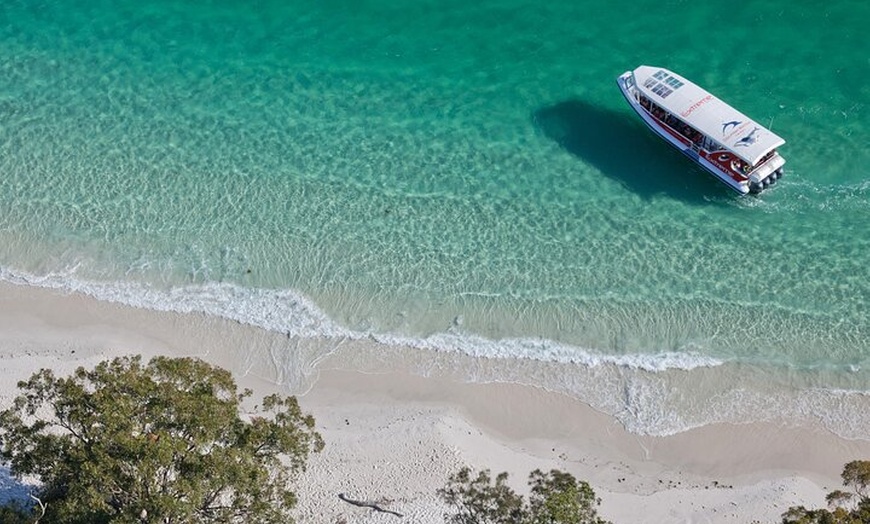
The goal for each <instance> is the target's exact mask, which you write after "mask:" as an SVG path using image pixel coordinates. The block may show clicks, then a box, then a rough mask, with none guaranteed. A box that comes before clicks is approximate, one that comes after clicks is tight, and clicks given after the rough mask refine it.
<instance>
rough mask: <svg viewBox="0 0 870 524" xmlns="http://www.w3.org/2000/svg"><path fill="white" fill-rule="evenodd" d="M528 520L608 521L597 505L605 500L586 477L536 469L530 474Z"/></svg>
mask: <svg viewBox="0 0 870 524" xmlns="http://www.w3.org/2000/svg"><path fill="white" fill-rule="evenodd" d="M529 485H531V487H532V493H531V495H530V497H529V505H528V513H529V518H528V522H530V523H531V524H606V523H605V521H604V520H603V519H601V518H599V517H598V513H597V510H596V509H595V507H596V506H597V505H598V504H600V503H601V501H600V500H599V499H598V498H596V497H595V492H594V491H593V490H592V488H591V487H590V486H589V484H588V483H586V482H584V481H578V480H577V479H576V478H574V476H573V475H571V474H570V473H565V472H562V471H558V470H555V469H554V470H551V471H550V472H549V473H546V474H545V473H544V472H542V471H541V470H539V469H536V470H535V471H533V472H532V473H531V474H530V475H529Z"/></svg>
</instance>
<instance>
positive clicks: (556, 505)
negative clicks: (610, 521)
mask: <svg viewBox="0 0 870 524" xmlns="http://www.w3.org/2000/svg"><path fill="white" fill-rule="evenodd" d="M507 479H508V474H507V473H499V474H498V475H497V476H496V477H495V479H493V478H492V477H491V475H490V472H489V470H483V471H480V472H478V473H477V474H475V473H473V472H472V470H471V469H470V468H468V467H464V468H462V469H461V470H459V471H458V472H457V473H455V474H453V475H451V476H450V478H449V479H448V481H447V484H446V485H445V486H444V487H443V488H440V489H438V496H439V497H440V498H441V500H443V501H444V502H445V503H446V504H447V505H448V506H450V508H451V510H450V511H449V512H447V513H445V515H444V517H445V519H446V520H447V522H449V523H450V524H607V522H606V521H605V520H603V519H601V518H600V517H599V516H598V511H597V506H598V505H599V504H600V500H599V499H598V498H597V497H596V496H595V492H594V491H593V490H592V488H591V487H590V486H589V484H588V483H586V482H584V481H578V480H577V479H576V478H575V477H574V476H573V475H571V474H570V473H565V472H563V471H559V470H551V471H549V472H548V473H544V472H543V471H541V470H535V471H532V472H531V473H530V474H529V486H530V488H531V489H530V493H529V495H528V499H525V498H524V497H523V496H522V495H519V494H517V493H516V492H515V491H514V490H513V489H512V488H511V487H510V486H509V485H508V484H507Z"/></svg>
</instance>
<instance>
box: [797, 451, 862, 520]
mask: <svg viewBox="0 0 870 524" xmlns="http://www.w3.org/2000/svg"><path fill="white" fill-rule="evenodd" d="M840 476H841V477H842V479H843V485H844V486H845V487H847V488H849V489H850V490H851V491H842V490H834V491H832V492H830V493H828V495H827V497H825V498H826V500H827V502H828V506H829V507H830V508H831V509H815V510H809V509H806V508H804V507H803V506H794V507H791V508H789V509H788V511H787V512H785V513H783V515H782V523H783V524H870V461H867V460H854V461H852V462H849V463H848V464H846V465H845V466H844V467H843V473H841V475H840Z"/></svg>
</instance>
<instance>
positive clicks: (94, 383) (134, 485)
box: [0, 356, 323, 524]
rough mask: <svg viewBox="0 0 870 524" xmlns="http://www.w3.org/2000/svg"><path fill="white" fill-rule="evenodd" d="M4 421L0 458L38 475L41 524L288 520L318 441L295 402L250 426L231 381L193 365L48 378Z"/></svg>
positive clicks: (133, 364)
mask: <svg viewBox="0 0 870 524" xmlns="http://www.w3.org/2000/svg"><path fill="white" fill-rule="evenodd" d="M18 387H19V389H21V390H23V391H24V393H23V394H22V395H20V396H19V397H17V398H16V399H15V400H14V402H13V405H12V407H11V408H9V409H7V410H5V411H3V412H0V456H2V458H3V459H5V460H6V461H8V463H9V464H10V468H11V471H12V473H13V474H14V475H16V476H19V477H20V476H22V475H34V476H36V477H37V478H38V479H39V480H40V482H41V488H40V492H39V493H38V496H39V498H40V499H41V500H42V502H44V503H45V516H44V518H43V519H42V520H41V521H40V522H42V523H51V522H64V523H71V524H77V523H82V524H84V523H89V524H102V523H106V524H108V523H124V524H127V523H130V524H132V523H139V522H141V523H146V522H147V523H164V524H169V523H173V524H175V523H191V524H193V523H197V524H199V523H235V522H245V523H248V522H251V523H260V522H262V523H267V522H268V523H271V522H278V521H281V522H288V521H291V519H290V517H289V514H288V512H289V510H290V508H292V507H293V505H294V504H295V502H296V499H295V495H294V494H293V492H292V491H290V489H289V483H290V481H291V479H292V477H293V475H294V474H295V473H297V472H299V471H301V470H304V468H305V463H306V460H307V458H308V455H309V454H310V453H311V452H317V451H320V450H321V449H322V447H323V441H322V439H321V437H320V435H319V434H318V433H317V432H316V431H314V419H313V417H311V416H310V415H305V414H303V413H302V411H301V409H300V408H299V404H298V403H297V401H296V399H295V398H293V397H280V396H278V395H270V396H268V397H266V398H264V399H263V402H262V409H260V410H256V411H255V413H254V414H253V415H251V416H250V417H248V420H243V419H242V418H241V417H240V411H239V410H240V407H241V403H242V402H243V401H245V400H246V399H247V398H248V397H250V396H251V392H250V391H249V390H245V391H243V392H242V393H239V392H238V390H237V387H236V383H235V381H234V380H233V378H232V375H231V374H230V373H229V372H228V371H226V370H223V369H220V368H216V367H212V366H210V365H208V364H206V363H204V362H202V361H201V360H198V359H192V358H167V357H157V358H154V359H152V360H151V361H150V362H149V363H148V365H147V366H143V365H142V362H141V357H138V356H136V357H124V358H116V359H114V360H111V361H107V362H102V363H100V364H98V365H97V366H96V367H95V368H94V369H93V370H91V371H88V370H85V369H84V368H79V369H77V370H76V371H75V373H74V374H73V375H72V376H71V377H68V378H57V377H55V376H54V374H53V373H52V371H51V370H48V369H43V370H41V371H39V372H38V373H36V374H34V375H33V376H32V377H31V378H30V379H29V380H27V381H22V382H19V384H18Z"/></svg>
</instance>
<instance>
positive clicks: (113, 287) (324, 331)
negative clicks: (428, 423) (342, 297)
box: [0, 267, 722, 372]
mask: <svg viewBox="0 0 870 524" xmlns="http://www.w3.org/2000/svg"><path fill="white" fill-rule="evenodd" d="M75 269H76V268H71V269H69V270H67V271H64V272H55V273H49V274H46V275H34V274H30V273H25V272H20V271H15V270H11V269H9V268H3V267H0V280H4V281H7V282H11V283H14V284H20V285H30V286H37V287H43V288H50V289H58V290H62V291H67V292H74V293H81V294H84V295H87V296H90V297H93V298H96V299H97V300H102V301H106V302H113V303H118V304H124V305H128V306H133V307H138V308H143V309H151V310H156V311H169V312H177V313H194V312H195V313H203V314H206V315H211V316H216V317H221V318H227V319H230V320H235V321H237V322H240V323H243V324H249V325H252V326H256V327H260V328H263V329H266V330H269V331H275V332H278V333H285V334H287V335H289V336H292V337H299V338H344V339H363V338H371V339H373V340H375V341H377V342H379V343H381V344H385V345H389V346H405V347H412V348H416V349H422V350H429V351H447V352H459V353H464V354H466V355H470V356H473V357H483V358H500V359H510V358H521V359H534V360H543V361H551V362H562V363H574V364H580V365H584V366H588V367H595V366H599V365H603V364H610V365H616V366H620V367H626V368H631V369H642V370H646V371H653V372H658V371H666V370H669V369H684V370H691V369H695V368H699V367H712V366H717V365H720V364H721V363H722V361H720V360H717V359H714V358H711V357H706V356H703V355H700V354H697V353H694V352H686V353H677V352H666V353H659V354H629V355H605V354H601V353H597V352H595V351H591V350H587V349H584V348H579V347H576V346H571V345H568V344H563V343H559V342H555V341H552V340H547V339H543V338H509V339H498V340H493V339H488V338H485V337H481V336H478V335H475V334H469V333H462V332H460V331H458V330H455V329H454V330H451V331H449V332H446V333H436V334H433V335H429V336H427V337H412V336H403V335H396V334H390V333H378V332H374V331H358V330H352V329H348V328H346V327H343V326H341V325H339V324H338V323H336V322H334V321H333V320H332V319H330V318H329V317H328V316H327V315H326V314H325V313H323V311H321V310H320V309H319V308H318V307H317V306H316V305H315V304H314V303H313V302H312V301H310V300H309V299H308V298H306V297H305V296H303V295H301V294H300V293H297V292H295V291H292V290H274V289H252V288H245V287H242V286H238V285H235V284H227V283H209V284H202V285H190V286H179V287H173V288H170V289H165V290H164V289H156V288H154V287H152V286H148V285H146V284H142V283H137V282H97V281H91V280H83V279H80V278H78V277H76V275H75Z"/></svg>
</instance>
